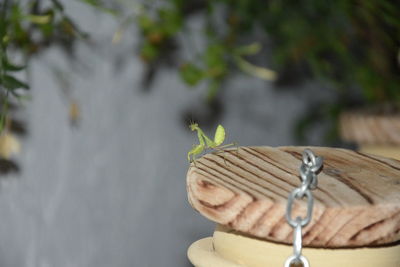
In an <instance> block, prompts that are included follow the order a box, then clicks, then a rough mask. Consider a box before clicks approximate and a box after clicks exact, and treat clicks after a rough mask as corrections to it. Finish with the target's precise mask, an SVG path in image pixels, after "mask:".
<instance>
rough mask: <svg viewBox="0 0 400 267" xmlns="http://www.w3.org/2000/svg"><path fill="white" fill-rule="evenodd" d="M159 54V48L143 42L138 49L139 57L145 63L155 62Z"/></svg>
mask: <svg viewBox="0 0 400 267" xmlns="http://www.w3.org/2000/svg"><path fill="white" fill-rule="evenodd" d="M159 54H160V48H159V47H158V46H156V45H153V44H151V43H149V42H144V43H143V45H142V48H141V49H140V56H141V57H142V58H143V59H144V60H145V61H147V62H151V61H153V60H155V59H156V58H157V57H158V56H159Z"/></svg>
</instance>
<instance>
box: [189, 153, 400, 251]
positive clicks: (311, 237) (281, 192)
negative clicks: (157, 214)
mask: <svg viewBox="0 0 400 267" xmlns="http://www.w3.org/2000/svg"><path fill="white" fill-rule="evenodd" d="M304 149H305V147H278V148H272V147H240V148H239V151H238V153H236V151H234V150H229V151H226V152H225V153H223V154H222V153H218V154H207V155H205V156H203V157H202V158H200V159H198V160H197V161H196V166H195V165H194V164H192V165H191V166H190V168H189V171H188V174H187V190H188V198H189V202H190V203H191V205H192V206H193V208H194V209H196V210H197V211H199V212H200V213H201V214H202V215H204V216H205V217H207V218H208V219H210V220H212V221H214V222H217V223H219V224H222V225H227V226H229V227H231V228H233V229H235V230H237V231H240V232H243V233H246V234H248V235H251V236H255V237H259V238H262V239H266V240H271V241H277V242H283V243H291V242H292V231H293V230H292V228H291V227H290V226H289V225H288V224H287V223H286V220H285V211H286V203H287V196H288V194H289V193H290V192H291V191H292V190H293V189H294V188H295V187H298V186H299V184H300V178H299V175H298V173H299V167H300V165H301V152H302V151H303V150H304ZM311 149H312V151H313V152H314V153H315V154H316V155H318V156H323V157H324V167H323V170H322V171H321V173H320V174H319V175H318V182H319V184H318V188H317V189H316V190H313V191H312V192H313V195H314V199H315V203H314V210H313V219H312V221H311V222H310V224H309V225H308V226H307V227H306V228H305V229H304V231H303V236H304V238H303V243H304V244H305V245H307V246H315V247H354V246H371V245H378V244H389V243H392V242H396V241H398V240H399V239H400V162H399V161H396V160H391V159H386V158H381V157H378V156H372V155H367V154H362V153H358V152H354V151H350V150H344V149H334V148H320V147H311ZM224 158H225V160H226V163H225V162H224ZM305 209H306V205H305V202H303V201H298V202H296V205H295V207H294V211H293V212H294V214H293V217H295V216H296V215H301V216H304V212H305Z"/></svg>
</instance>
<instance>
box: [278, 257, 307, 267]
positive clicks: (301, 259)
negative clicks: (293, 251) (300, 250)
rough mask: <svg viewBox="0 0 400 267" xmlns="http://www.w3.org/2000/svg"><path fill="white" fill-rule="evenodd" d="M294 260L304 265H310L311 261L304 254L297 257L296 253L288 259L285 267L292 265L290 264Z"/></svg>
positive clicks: (304, 266) (305, 266)
mask: <svg viewBox="0 0 400 267" xmlns="http://www.w3.org/2000/svg"><path fill="white" fill-rule="evenodd" d="M294 262H301V263H302V264H303V267H310V263H309V262H308V260H307V258H306V257H304V256H300V257H296V256H294V255H292V256H290V257H289V258H288V259H287V260H286V261H285V265H284V267H290V265H291V264H292V263H294Z"/></svg>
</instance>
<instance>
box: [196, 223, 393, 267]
mask: <svg viewBox="0 0 400 267" xmlns="http://www.w3.org/2000/svg"><path fill="white" fill-rule="evenodd" d="M290 255H292V247H291V246H289V245H283V244H277V243H272V242H267V241H263V240H258V239H255V238H251V237H247V236H244V235H241V234H239V233H237V232H234V231H232V230H229V229H227V228H224V227H222V226H218V227H217V229H216V230H215V232H214V236H213V237H208V238H204V239H201V240H198V241H196V242H194V243H193V244H192V245H191V246H190V247H189V250H188V257H189V260H190V261H191V262H192V264H193V265H194V266H196V267H244V266H245V267H268V266H271V267H275V266H283V263H284V262H285V260H286V259H287V258H288V257H289V256H290ZM303 255H304V256H305V257H306V258H307V259H308V260H309V262H310V265H311V266H318V267H337V266H341V267H346V266H349V267H350V266H351V267H376V266H379V267H398V266H400V244H397V245H392V246H386V247H374V248H348V249H319V248H304V249H303Z"/></svg>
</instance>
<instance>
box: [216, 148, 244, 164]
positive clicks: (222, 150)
mask: <svg viewBox="0 0 400 267" xmlns="http://www.w3.org/2000/svg"><path fill="white" fill-rule="evenodd" d="M232 146H235V147H236V149H235V150H236V155H238V154H239V147H238V146H237V143H231V144H226V145H223V146H217V147H214V148H213V149H215V150H216V151H217V154H218V153H222V157H223V159H224V163H225V165H227V164H226V157H225V152H226V151H225V150H224V148H227V147H232Z"/></svg>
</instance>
